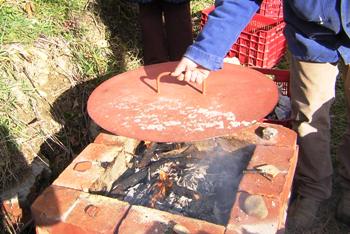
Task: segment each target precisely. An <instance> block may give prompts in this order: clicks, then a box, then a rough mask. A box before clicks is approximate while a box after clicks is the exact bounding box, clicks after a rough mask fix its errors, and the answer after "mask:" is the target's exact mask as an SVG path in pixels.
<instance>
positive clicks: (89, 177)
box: [53, 143, 121, 191]
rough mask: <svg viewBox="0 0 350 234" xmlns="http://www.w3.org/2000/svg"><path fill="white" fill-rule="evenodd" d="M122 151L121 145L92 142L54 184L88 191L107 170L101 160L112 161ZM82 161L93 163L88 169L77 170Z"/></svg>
mask: <svg viewBox="0 0 350 234" xmlns="http://www.w3.org/2000/svg"><path fill="white" fill-rule="evenodd" d="M120 151H121V147H117V146H106V145H101V144H95V143H92V144H90V145H88V146H87V147H86V148H85V149H84V150H83V151H82V152H81V153H80V154H79V155H78V156H77V157H76V158H75V159H74V160H73V162H72V163H71V164H70V165H69V166H68V167H67V168H66V169H65V170H64V171H63V172H62V173H61V174H60V176H59V177H58V178H57V179H56V180H55V181H54V182H53V184H54V185H57V186H62V187H67V188H73V189H76V190H81V191H88V189H89V188H90V187H91V185H92V184H93V183H94V181H96V180H97V179H98V178H99V177H100V176H101V175H102V173H103V172H104V171H105V169H104V168H103V167H101V162H112V161H113V160H114V158H115V157H116V156H117V155H118V153H119V152H120ZM80 163H84V164H87V163H88V164H89V165H90V164H91V167H90V168H85V169H86V170H81V171H79V170H75V169H74V168H76V167H77V166H79V164H80Z"/></svg>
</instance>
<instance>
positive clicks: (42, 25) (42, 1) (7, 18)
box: [0, 0, 86, 44]
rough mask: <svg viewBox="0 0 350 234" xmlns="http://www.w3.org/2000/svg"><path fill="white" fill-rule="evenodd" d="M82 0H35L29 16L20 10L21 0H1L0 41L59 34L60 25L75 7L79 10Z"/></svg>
mask: <svg viewBox="0 0 350 234" xmlns="http://www.w3.org/2000/svg"><path fill="white" fill-rule="evenodd" d="M85 3H86V1H84V0H75V1H69V0H60V1H55V0H52V1H49V0H35V1H33V5H34V6H35V8H34V9H35V10H34V12H33V16H29V15H28V14H27V13H26V12H25V10H24V3H17V2H11V1H5V2H4V3H2V4H1V5H0V22H1V24H0V32H1V34H0V44H7V43H14V42H20V43H32V42H33V41H34V40H36V39H37V38H38V37H39V36H40V35H41V34H43V35H46V36H53V35H57V34H60V33H63V32H64V30H65V28H64V27H62V25H64V23H65V21H66V20H67V19H68V18H69V14H70V12H72V11H75V10H82V9H83V7H84V4H85Z"/></svg>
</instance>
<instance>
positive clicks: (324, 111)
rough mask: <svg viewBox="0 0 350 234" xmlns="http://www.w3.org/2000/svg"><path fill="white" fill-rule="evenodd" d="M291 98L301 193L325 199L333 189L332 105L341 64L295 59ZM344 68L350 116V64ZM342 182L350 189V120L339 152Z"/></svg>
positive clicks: (297, 183) (297, 182)
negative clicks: (331, 152)
mask: <svg viewBox="0 0 350 234" xmlns="http://www.w3.org/2000/svg"><path fill="white" fill-rule="evenodd" d="M291 60H292V63H291V102H292V118H293V119H294V122H293V129H294V130H296V131H297V133H298V144H299V146H300V150H299V161H298V165H297V170H296V175H295V185H296V189H297V190H296V191H297V192H298V194H300V195H302V196H305V197H311V198H314V199H317V200H324V199H327V198H329V197H330V195H331V193H332V173H333V167H332V160H331V155H330V115H329V112H330V108H331V105H332V103H333V101H334V98H335V83H336V78H337V76H338V73H339V71H338V67H337V65H335V64H330V63H310V62H301V61H298V60H296V59H294V58H292V59H291ZM345 68H346V69H345V70H346V71H342V74H343V77H344V81H345V93H346V97H347V113H348V119H349V117H350V115H349V112H350V107H349V103H350V72H348V70H349V65H347V66H345ZM338 159H339V167H340V170H339V172H340V174H341V178H342V180H341V181H342V186H343V187H344V188H347V189H350V124H349V120H348V128H347V133H346V134H345V135H344V139H343V143H342V144H341V146H340V148H339V152H338Z"/></svg>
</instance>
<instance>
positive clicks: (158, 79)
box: [157, 72, 206, 95]
mask: <svg viewBox="0 0 350 234" xmlns="http://www.w3.org/2000/svg"><path fill="white" fill-rule="evenodd" d="M170 74H171V72H162V73H160V74H159V75H158V76H157V93H160V86H159V83H160V78H162V77H164V76H169V75H170ZM201 93H202V94H203V95H205V93H206V84H205V80H203V82H202V90H201Z"/></svg>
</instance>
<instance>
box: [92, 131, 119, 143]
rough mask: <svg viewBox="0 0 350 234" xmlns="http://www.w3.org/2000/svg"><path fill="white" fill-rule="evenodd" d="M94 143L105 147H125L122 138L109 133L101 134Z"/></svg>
mask: <svg viewBox="0 0 350 234" xmlns="http://www.w3.org/2000/svg"><path fill="white" fill-rule="evenodd" d="M94 143H97V144H103V145H115V146H123V145H124V142H123V141H121V137H120V136H117V135H113V134H109V133H100V134H98V135H97V137H96V138H95V140H94Z"/></svg>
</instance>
